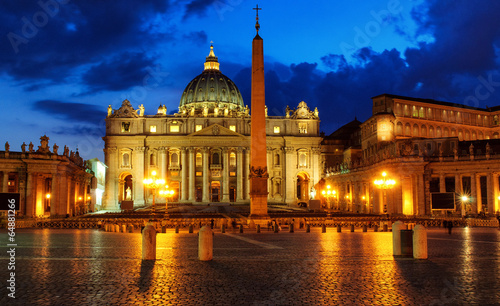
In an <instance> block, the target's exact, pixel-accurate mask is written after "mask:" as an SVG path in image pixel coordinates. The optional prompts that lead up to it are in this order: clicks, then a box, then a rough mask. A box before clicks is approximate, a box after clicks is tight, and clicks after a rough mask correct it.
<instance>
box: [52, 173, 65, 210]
mask: <svg viewBox="0 0 500 306" xmlns="http://www.w3.org/2000/svg"><path fill="white" fill-rule="evenodd" d="M57 186H59V180H58V174H57V173H52V181H51V191H50V217H52V218H53V217H55V216H56V215H57V210H58V209H57V207H59V205H64V204H63V203H62V201H61V200H60V199H59V192H58V190H57Z"/></svg>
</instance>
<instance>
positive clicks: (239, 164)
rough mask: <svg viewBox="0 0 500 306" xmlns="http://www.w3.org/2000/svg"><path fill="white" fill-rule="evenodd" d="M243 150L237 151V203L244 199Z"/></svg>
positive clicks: (238, 149) (239, 148)
mask: <svg viewBox="0 0 500 306" xmlns="http://www.w3.org/2000/svg"><path fill="white" fill-rule="evenodd" d="M243 175H244V174H243V148H242V147H238V148H237V149H236V201H242V200H243V199H244V198H243Z"/></svg>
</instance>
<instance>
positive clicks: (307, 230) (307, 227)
mask: <svg viewBox="0 0 500 306" xmlns="http://www.w3.org/2000/svg"><path fill="white" fill-rule="evenodd" d="M310 232H311V225H310V224H309V223H307V224H306V233H310Z"/></svg>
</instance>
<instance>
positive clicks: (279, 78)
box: [0, 0, 500, 160]
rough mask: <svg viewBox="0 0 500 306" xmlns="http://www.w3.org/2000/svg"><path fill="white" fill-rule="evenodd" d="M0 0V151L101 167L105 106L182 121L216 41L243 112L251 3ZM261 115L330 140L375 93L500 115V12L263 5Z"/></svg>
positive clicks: (494, 8) (455, 3)
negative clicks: (301, 111)
mask: <svg viewBox="0 0 500 306" xmlns="http://www.w3.org/2000/svg"><path fill="white" fill-rule="evenodd" d="M37 2H38V1H24V0H21V1H20V0H3V1H2V5H1V7H0V30H1V36H2V43H1V45H0V46H1V47H0V91H1V95H0V97H1V101H2V102H1V106H2V111H1V112H0V114H1V115H0V129H1V131H2V133H1V136H0V146H1V150H3V144H4V143H5V141H9V143H10V145H11V148H10V149H11V150H12V151H20V150H21V148H20V145H21V144H22V142H23V141H25V142H26V143H29V142H30V141H32V142H33V143H34V144H35V148H36V146H38V145H39V138H40V136H42V135H44V134H46V135H47V136H48V137H50V145H51V146H52V145H53V144H54V141H55V142H56V143H57V144H58V145H59V146H60V147H63V146H64V145H68V146H69V147H70V149H72V150H75V149H76V148H77V147H78V149H79V152H80V154H81V155H82V157H83V158H84V159H90V158H93V157H98V158H99V159H100V160H103V153H102V149H103V146H104V143H103V141H102V139H101V137H102V136H104V133H105V131H104V118H105V116H106V109H107V106H108V105H109V104H111V105H112V106H113V108H115V109H116V108H118V107H120V105H121V101H122V100H123V99H125V98H126V99H129V100H130V101H131V102H132V105H133V106H134V107H136V108H137V106H138V105H139V104H144V106H145V108H146V112H145V113H146V115H148V114H155V113H156V109H157V107H158V105H160V104H165V105H166V106H167V109H168V113H169V114H172V113H174V112H176V111H177V107H178V105H179V101H180V98H181V94H182V91H183V90H184V88H185V86H186V85H187V84H188V83H189V82H190V81H191V80H192V79H193V78H194V77H195V76H197V75H198V74H200V73H201V72H202V70H203V63H204V61H205V57H206V56H207V55H208V53H209V50H210V44H211V41H213V45H214V51H215V54H216V55H217V56H218V58H219V62H220V68H221V71H222V73H224V74H225V75H227V76H228V77H230V78H231V79H232V80H233V81H234V82H235V83H236V85H237V86H238V87H239V89H240V91H241V92H242V95H243V99H244V101H245V104H248V105H249V104H250V78H251V74H250V65H251V43H252V39H253V37H254V36H255V28H254V25H255V11H254V10H252V8H253V7H255V5H256V2H255V1H242V0H216V1H209V0H180V1H173V0H172V1H168V0H141V1H138V0H134V1H133V0H121V1H102V0H99V1H97V0H85V1H76V0H59V1H57V2H56V0H41V1H39V2H38V3H37ZM259 6H260V7H262V8H263V10H262V11H260V14H259V16H260V25H261V30H260V32H259V34H260V35H261V37H262V38H263V39H264V53H265V69H266V104H267V105H268V108H269V115H271V116H272V115H284V109H285V108H286V106H287V105H289V106H290V107H291V108H295V107H297V104H298V103H299V102H300V101H306V102H307V104H308V105H309V107H311V109H314V107H318V109H319V114H320V119H321V130H322V131H324V132H325V133H326V134H330V133H332V132H333V131H334V130H335V129H337V128H338V127H340V126H342V125H343V124H345V123H347V122H349V121H351V120H353V119H354V117H355V116H357V118H358V119H359V120H361V121H364V120H366V119H367V118H369V116H370V115H371V99H370V98H371V97H373V96H375V95H379V94H382V93H391V94H397V95H406V96H410V97H418V98H430V99H435V100H441V101H448V102H454V103H460V104H467V105H470V106H476V107H481V108H485V107H487V106H496V105H500V99H499V98H500V93H499V91H500V71H499V67H500V59H499V55H500V49H499V46H500V18H499V16H500V1H495V0H491V1H483V0H479V1H470V0H467V1H466V0H462V1H461V0H449V1H444V0H439V1H431V0H428V1H424V0H420V1H417V0H415V1H409V0H406V1H404V0H400V1H398V0H389V1H387V0H384V1H378V0H377V1H375V0H371V1H359V0H338V1H331V0H325V1H285V0H273V1H262V2H261V3H259Z"/></svg>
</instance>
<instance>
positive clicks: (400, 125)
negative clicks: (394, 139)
mask: <svg viewBox="0 0 500 306" xmlns="http://www.w3.org/2000/svg"><path fill="white" fill-rule="evenodd" d="M396 135H403V123H401V122H398V124H397V125H396Z"/></svg>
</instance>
